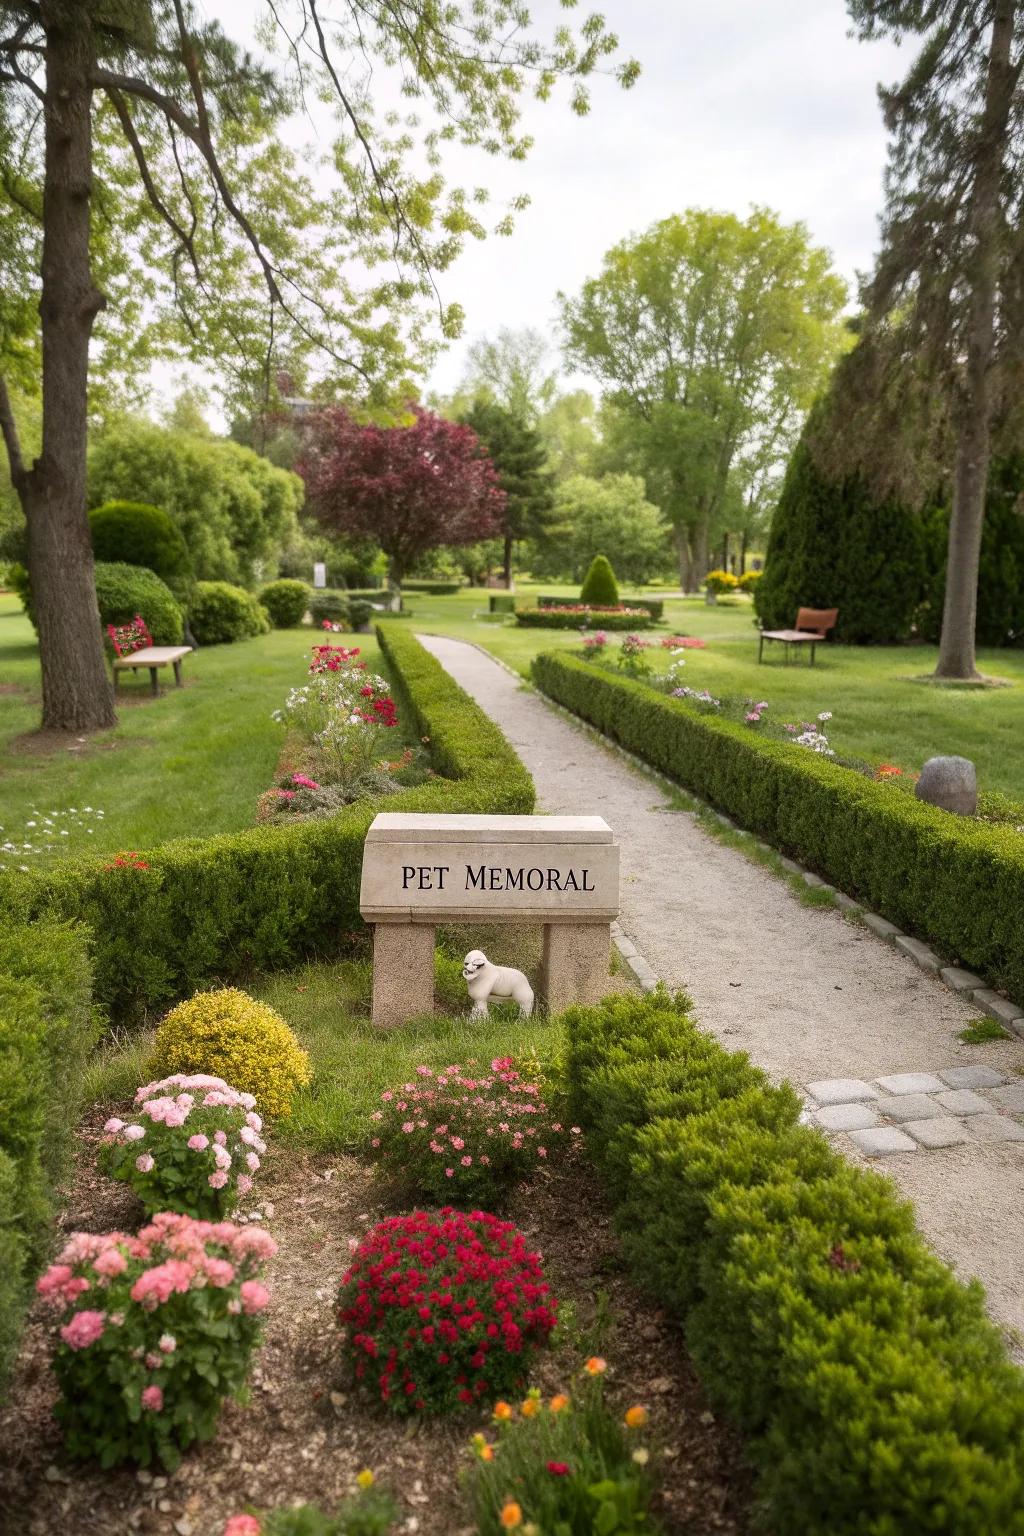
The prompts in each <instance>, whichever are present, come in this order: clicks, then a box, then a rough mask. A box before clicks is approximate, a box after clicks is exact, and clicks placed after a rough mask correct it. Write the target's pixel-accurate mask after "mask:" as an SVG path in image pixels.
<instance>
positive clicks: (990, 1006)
mask: <svg viewBox="0 0 1024 1536" xmlns="http://www.w3.org/2000/svg"><path fill="white" fill-rule="evenodd" d="M437 638H438V639H453V638H455V637H454V636H445V635H439V636H437ZM463 644H465V645H471V646H472V647H473V649H474V650H476V651H479V652H480V654H481V655H482V656H486V657H487V658H488V659H489V660H490V661H493V662H495V663H496V664H497V665H498V666H499V667H501V668H502V669H503V670H504V671H505V672H507V673H508V675H509V676H510V677H514V678H515V680H516V682H517V683H518V684H519V685H520V686H521V687H523V688H528V689H530V690H531V692H534V693H537V696H538V698H542V699H543V700H544V702H545V704H547V705H548V707H549V708H550V709H553V710H554V711H555V713H556V714H559V715H561V716H562V717H563V719H566V720H570V721H571V722H572V723H573V725H575V726H576V727H577V728H578V729H579V730H582V731H583V733H584V734H585V735H587V736H589V737H590V738H591V739H592V740H594V741H597V742H599V743H600V744H601V745H602V746H604V747H605V748H607V750H608V751H610V752H614V753H615V755H616V756H617V757H621V758H624V759H625V761H626V762H628V763H631V764H632V765H633V767H634V768H639V769H640V771H641V772H642V773H644V774H646V776H647V777H648V778H652V779H657V780H658V781H659V783H662V784H665V785H666V786H667V787H668V788H669V789H672V790H677V791H678V790H682V791H683V792H684V793H685V794H687V795H689V797H690V799H691V800H693V801H694V803H695V804H696V805H698V806H700V807H701V808H702V809H703V810H705V811H707V812H708V813H709V814H710V815H711V816H712V817H714V819H715V821H717V822H718V824H719V826H721V827H724V828H726V829H727V830H728V831H730V832H738V833H740V834H741V835H742V836H743V837H749V838H752V839H753V841H754V842H755V843H756V844H757V846H758V848H760V849H761V850H762V851H763V852H766V853H775V854H778V849H777V848H773V847H772V845H771V844H770V843H765V842H762V841H761V840H760V839H758V838H757V837H755V835H754V833H753V832H749V831H748V830H747V829H746V827H741V826H739V825H738V823H736V822H735V821H733V820H732V818H731V817H729V816H726V815H724V814H723V813H722V812H721V811H716V810H715V808H714V806H713V805H709V804H708V802H707V801H706V800H702V799H701V797H700V796H699V795H695V794H694V792H693V790H692V789H687V788H686V786H685V785H683V784H678V783H677V782H676V781H675V779H671V778H669V776H668V774H667V773H662V772H661V770H660V769H658V768H652V767H651V765H650V763H645V762H644V760H643V758H642V757H637V756H636V754H635V753H634V752H629V751H627V749H626V748H625V747H621V746H619V744H618V742H616V741H612V740H611V739H610V738H609V737H607V736H605V735H604V734H603V733H602V732H601V731H598V730H595V729H594V727H593V726H592V725H589V724H588V723H587V721H585V720H581V719H580V717H579V715H574V714H573V712H572V710H571V709H566V708H564V706H563V705H561V704H556V703H555V701H554V699H549V698H548V697H547V695H546V694H543V693H540V692H539V690H537V689H535V688H534V687H533V685H532V684H531V683H530V682H529V680H528V679H527V678H525V677H524V676H523V675H522V673H521V672H517V671H516V670H515V668H514V667H510V666H509V665H508V663H507V662H506V661H502V659H501V658H500V656H495V655H494V653H493V652H492V651H489V650H488V649H487V647H486V646H484V645H480V644H479V643H478V642H477V641H476V640H466V641H464V642H463ZM779 861H780V863H781V864H782V867H783V869H785V871H786V873H787V874H790V875H797V876H799V878H800V879H801V880H803V882H804V884H805V885H807V886H808V887H810V888H811V889H813V890H819V891H823V892H824V893H825V894H827V895H828V896H831V898H832V901H833V903H834V904H835V906H837V907H839V908H840V910H841V911H844V912H851V913H853V912H855V913H857V914H858V917H859V920H860V921H861V922H862V923H863V924H864V926H865V928H868V929H869V930H870V931H871V932H872V933H873V934H874V935H875V937H876V938H879V939H885V940H886V942H887V943H889V944H892V945H893V946H894V947H895V948H896V949H899V950H901V951H902V953H903V954H905V955H907V956H908V958H909V959H911V960H913V962H914V964H915V965H917V966H919V967H920V969H921V970H922V971H929V972H930V973H931V974H932V975H934V976H936V977H937V978H938V979H939V980H940V981H941V982H942V983H943V985H944V986H946V987H948V989H949V990H950V991H951V992H955V993H957V995H958V996H960V997H963V998H968V999H970V1000H971V1001H973V1002H975V1003H977V1005H978V1007H979V1008H980V1009H981V1011H982V1013H984V1014H985V1015H986V1016H987V1017H988V1018H990V1019H995V1021H996V1022H997V1023H998V1024H1002V1025H1003V1027H1004V1028H1005V1029H1010V1030H1012V1031H1013V1033H1014V1034H1015V1035H1017V1036H1019V1037H1020V1038H1021V1039H1022V1040H1024V1005H1021V1004H1020V1003H1015V1002H1013V1001H1012V1000H1011V999H1009V998H1005V997H1003V996H1002V995H1001V993H999V992H996V991H994V990H993V989H992V988H991V987H987V986H986V985H985V983H984V981H983V980H982V978H981V977H980V976H975V974H974V972H973V971H966V970H963V969H962V968H961V967H960V966H957V965H943V963H942V960H941V958H940V957H939V956H938V955H937V954H936V953H935V951H934V950H932V949H930V948H929V947H928V945H927V944H925V943H924V942H923V940H921V939H916V938H914V937H913V935H912V934H909V933H903V932H902V931H901V930H900V929H899V928H897V927H896V925H895V923H890V922H889V920H888V919H887V918H884V917H881V916H880V915H879V914H878V913H877V912H869V911H868V910H867V909H866V908H865V907H864V906H862V904H861V903H860V902H859V901H855V900H854V898H853V897H852V896H847V894H846V892H845V891H840V890H837V889H836V887H835V886H834V885H829V883H828V881H827V880H823V879H822V878H821V876H820V875H816V874H815V873H814V872H813V870H810V869H805V868H804V866H803V865H802V864H798V863H797V862H796V860H795V859H790V858H785V857H783V856H781V855H780V856H779ZM769 872H770V871H769ZM612 938H613V939H614V941H615V947H616V948H617V949H618V951H619V954H620V955H621V956H622V958H623V960H624V961H625V962H626V965H627V966H628V967H629V969H630V970H631V971H632V973H633V975H634V976H635V978H636V980H637V982H638V984H639V985H640V987H641V988H642V990H643V991H644V992H653V991H654V989H655V987H656V986H657V985H658V982H659V978H658V976H657V974H656V973H655V971H654V969H653V968H652V966H651V965H650V964H649V963H648V961H647V960H645V958H644V957H643V955H641V954H640V952H639V951H638V950H637V947H636V945H635V944H634V943H633V942H632V940H631V939H630V938H628V937H627V935H626V934H625V933H624V932H623V930H622V928H621V926H620V925H619V923H618V922H614V923H612Z"/></svg>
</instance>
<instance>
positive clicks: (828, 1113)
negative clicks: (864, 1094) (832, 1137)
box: [814, 1104, 988, 1131]
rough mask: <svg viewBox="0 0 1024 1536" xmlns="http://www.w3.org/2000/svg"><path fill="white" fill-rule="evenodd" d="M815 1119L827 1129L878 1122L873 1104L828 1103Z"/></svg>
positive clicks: (849, 1128) (858, 1127) (847, 1128)
mask: <svg viewBox="0 0 1024 1536" xmlns="http://www.w3.org/2000/svg"><path fill="white" fill-rule="evenodd" d="M986 1108H988V1106H987V1105H986ZM814 1119H815V1120H816V1121H817V1123H818V1124H819V1125H820V1126H821V1128H822V1130H825V1131H866V1130H867V1129H868V1128H869V1127H870V1126H872V1125H877V1124H878V1116H877V1114H876V1113H875V1107H874V1105H873V1104H828V1105H826V1107H825V1108H824V1109H819V1110H818V1111H817V1113H816V1114H815V1116H814Z"/></svg>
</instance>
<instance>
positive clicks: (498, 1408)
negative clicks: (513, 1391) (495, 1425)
mask: <svg viewBox="0 0 1024 1536" xmlns="http://www.w3.org/2000/svg"><path fill="white" fill-rule="evenodd" d="M514 1412H515V1410H514V1409H513V1407H512V1404H511V1403H495V1405H494V1417H495V1418H496V1419H510V1418H511V1417H512V1415H513V1413H514Z"/></svg>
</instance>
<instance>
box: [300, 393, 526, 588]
mask: <svg viewBox="0 0 1024 1536" xmlns="http://www.w3.org/2000/svg"><path fill="white" fill-rule="evenodd" d="M409 409H410V412H411V414H412V423H411V425H409V426H396V427H381V426H377V425H375V424H373V423H371V424H370V425H368V426H366V425H361V424H360V423H359V422H358V421H356V420H355V418H354V417H353V416H351V415H349V413H348V411H346V410H344V408H343V407H341V406H336V407H333V408H329V409H327V410H325V411H322V412H320V413H319V414H318V415H317V416H316V417H314V418H313V419H312V420H311V423H310V428H309V441H308V447H307V451H306V455H305V457H304V458H303V459H302V460H300V462H299V471H300V473H301V474H302V477H303V479H304V480H305V482H306V488H307V492H308V495H309V499H310V502H311V503H312V506H313V508H314V510H315V512H316V514H317V516H318V517H319V519H320V521H321V523H322V524H323V526H324V528H326V529H327V530H329V531H330V532H331V533H341V534H345V535H348V536H355V537H360V536H362V535H366V536H369V537H372V538H374V539H375V540H376V541H377V543H378V544H379V545H380V547H381V549H382V550H383V551H384V553H385V554H386V555H387V556H388V559H389V561H390V574H391V580H392V582H393V583H394V585H395V586H396V587H400V586H401V584H402V578H403V577H404V575H405V573H406V571H408V570H409V568H410V566H412V565H413V564H414V563H415V561H417V560H419V559H421V558H422V556H423V555H425V554H428V553H429V551H430V550H432V549H437V548H438V546H439V545H441V544H472V543H474V542H475V541H476V540H477V539H487V538H491V537H492V536H493V535H494V534H495V533H497V531H498V529H499V528H500V527H501V519H502V514H503V512H504V505H505V493H504V491H503V490H502V489H501V486H500V484H499V483H498V477H497V474H496V473H495V470H494V467H493V465H492V464H491V461H490V459H489V458H488V457H487V455H486V454H485V453H484V452H483V451H482V448H481V443H480V439H479V438H478V437H477V435H476V433H475V432H474V431H473V430H472V428H470V427H467V426H465V425H463V424H462V423H461V422H457V421H446V420H445V419H444V417H442V416H435V415H434V413H433V412H432V411H427V410H424V409H423V408H422V407H421V406H416V405H413V406H410V407H409Z"/></svg>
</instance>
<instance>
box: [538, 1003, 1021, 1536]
mask: <svg viewBox="0 0 1024 1536" xmlns="http://www.w3.org/2000/svg"><path fill="white" fill-rule="evenodd" d="M563 1022H564V1025H565V1029H566V1034H567V1050H566V1071H567V1076H568V1081H569V1090H570V1095H571V1100H572V1103H571V1112H572V1116H573V1118H574V1119H575V1120H576V1121H577V1122H578V1123H579V1124H581V1125H583V1126H585V1128H586V1130H587V1133H588V1144H589V1147H590V1150H591V1154H592V1156H593V1157H594V1158H595V1160H596V1162H597V1164H598V1166H599V1168H600V1169H601V1170H602V1172H603V1174H604V1175H605V1177H606V1179H607V1181H608V1183H609V1185H610V1187H611V1190H612V1192H613V1194H614V1197H615V1200H616V1205H617V1219H618V1224H619V1227H620V1230H621V1232H622V1241H623V1245H624V1248H625V1251H626V1255H627V1258H628V1260H629V1264H630V1269H631V1271H632V1272H633V1273H634V1274H636V1276H637V1277H638V1278H639V1279H640V1280H641V1281H642V1283H643V1284H644V1285H645V1286H646V1287H647V1288H648V1289H649V1290H650V1291H651V1292H652V1293H653V1294H654V1295H655V1296H656V1297H657V1298H658V1300H659V1301H660V1302H661V1303H662V1304H663V1305H664V1306H665V1307H666V1308H667V1309H668V1310H669V1311H671V1312H672V1313H673V1314H674V1315H675V1316H677V1317H679V1318H680V1319H681V1320H682V1321H683V1323H684V1326H685V1331H686V1337H687V1342H688V1345H689V1348H690V1351H691V1354H692V1356H693V1358H694V1361H695V1363H696V1365H697V1368H698V1370H699V1371H700V1374H701V1377H702V1380H703V1383H704V1388H705V1391H706V1392H707V1394H708V1397H709V1399H710V1400H711V1402H712V1404H713V1405H714V1406H715V1407H716V1408H718V1409H720V1410H721V1411H722V1412H723V1413H725V1414H726V1415H728V1417H729V1418H731V1419H732V1420H733V1422H734V1423H735V1424H737V1425H738V1426H739V1427H740V1428H741V1429H742V1430H743V1432H744V1434H745V1436H746V1439H747V1448H748V1454H749V1455H750V1458H751V1460H752V1461H753V1463H754V1465H755V1466H756V1468H757V1470H758V1473H759V1486H758V1494H759V1503H760V1510H759V1514H760V1522H759V1528H761V1529H768V1530H770V1531H774V1532H777V1533H778V1536H791V1533H792V1536H795V1533H796V1532H799V1533H800V1536H911V1533H918V1532H922V1533H923V1532H945V1533H947V1536H991V1533H992V1532H995V1531H1006V1532H1014V1533H1018V1536H1019V1533H1021V1532H1024V1375H1022V1374H1021V1372H1019V1371H1018V1370H1016V1369H1015V1368H1014V1367H1013V1366H1012V1365H1011V1364H1010V1363H1009V1361H1008V1359H1007V1356H1006V1351H1005V1349H1004V1346H1003V1342H1002V1339H1001V1336H1000V1334H999V1332H998V1330H997V1329H996V1328H995V1326H994V1325H993V1324H992V1323H991V1322H990V1321H989V1319H988V1318H987V1316H986V1314H985V1309H984V1296H983V1292H982V1290H981V1287H980V1286H979V1285H978V1284H977V1282H974V1283H972V1284H971V1285H969V1286H963V1285H961V1284H959V1283H958V1281H957V1280H956V1279H955V1278H954V1276H953V1274H952V1273H951V1271H950V1270H949V1269H947V1267H946V1266H945V1265H944V1264H942V1263H941V1262H940V1261H939V1259H937V1258H936V1257H935V1255H934V1254H933V1253H932V1251H931V1249H930V1248H929V1247H928V1245H927V1244H926V1243H925V1241H924V1239H923V1238H922V1237H921V1236H920V1235H919V1234H918V1232H917V1231H916V1228H915V1225H914V1213H913V1207H912V1206H911V1205H910V1204H909V1203H908V1202H906V1201H904V1200H902V1199H901V1198H900V1197H899V1196H898V1195H897V1194H896V1193H895V1191H894V1190H893V1188H892V1186H891V1185H890V1184H889V1183H888V1182H887V1181H886V1180H885V1179H883V1178H881V1177H880V1176H879V1175H877V1174H875V1173H871V1172H867V1171H864V1170H862V1169H857V1168H852V1167H850V1166H849V1165H848V1164H847V1163H846V1162H845V1161H844V1160H843V1159H842V1158H841V1157H840V1156H839V1155H838V1154H837V1153H835V1152H833V1151H832V1150H831V1148H830V1147H829V1146H828V1143H827V1142H826V1141H825V1139H824V1137H823V1136H822V1135H821V1134H820V1132H818V1131H816V1130H812V1129H810V1128H809V1127H805V1126H801V1125H799V1124H798V1123H797V1117H798V1114H799V1108H800V1105H799V1100H798V1098H797V1095H796V1094H795V1093H794V1091H793V1090H792V1089H791V1088H790V1087H789V1086H788V1084H787V1085H783V1086H782V1087H781V1088H777V1087H774V1086H773V1085H772V1084H771V1083H770V1082H769V1080H768V1078H767V1077H766V1076H765V1074H764V1073H763V1072H761V1071H760V1070H759V1069H758V1068H756V1067H753V1066H751V1064H750V1062H749V1060H748V1059H747V1057H746V1056H745V1055H743V1054H739V1053H731V1052H728V1051H726V1050H724V1049H723V1048H722V1047H721V1046H719V1045H718V1044H717V1042H715V1041H714V1040H712V1039H711V1038H710V1037H709V1036H707V1035H705V1034H703V1033H702V1032H701V1031H700V1030H699V1029H698V1028H697V1027H696V1025H695V1024H694V1022H693V1020H692V1018H691V1017H690V1016H689V1014H688V1012H687V1003H686V1001H685V1000H683V999H676V1000H674V1001H672V1000H670V999H669V998H668V997H667V996H666V995H665V994H663V993H661V994H655V995H654V996H653V997H650V998H644V999H638V998H635V997H630V996H616V997H612V998H607V999H605V1001H604V1002H603V1003H601V1004H600V1005H599V1006H598V1007H596V1008H577V1009H570V1010H569V1012H568V1013H566V1014H565V1015H564V1020H563Z"/></svg>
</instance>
